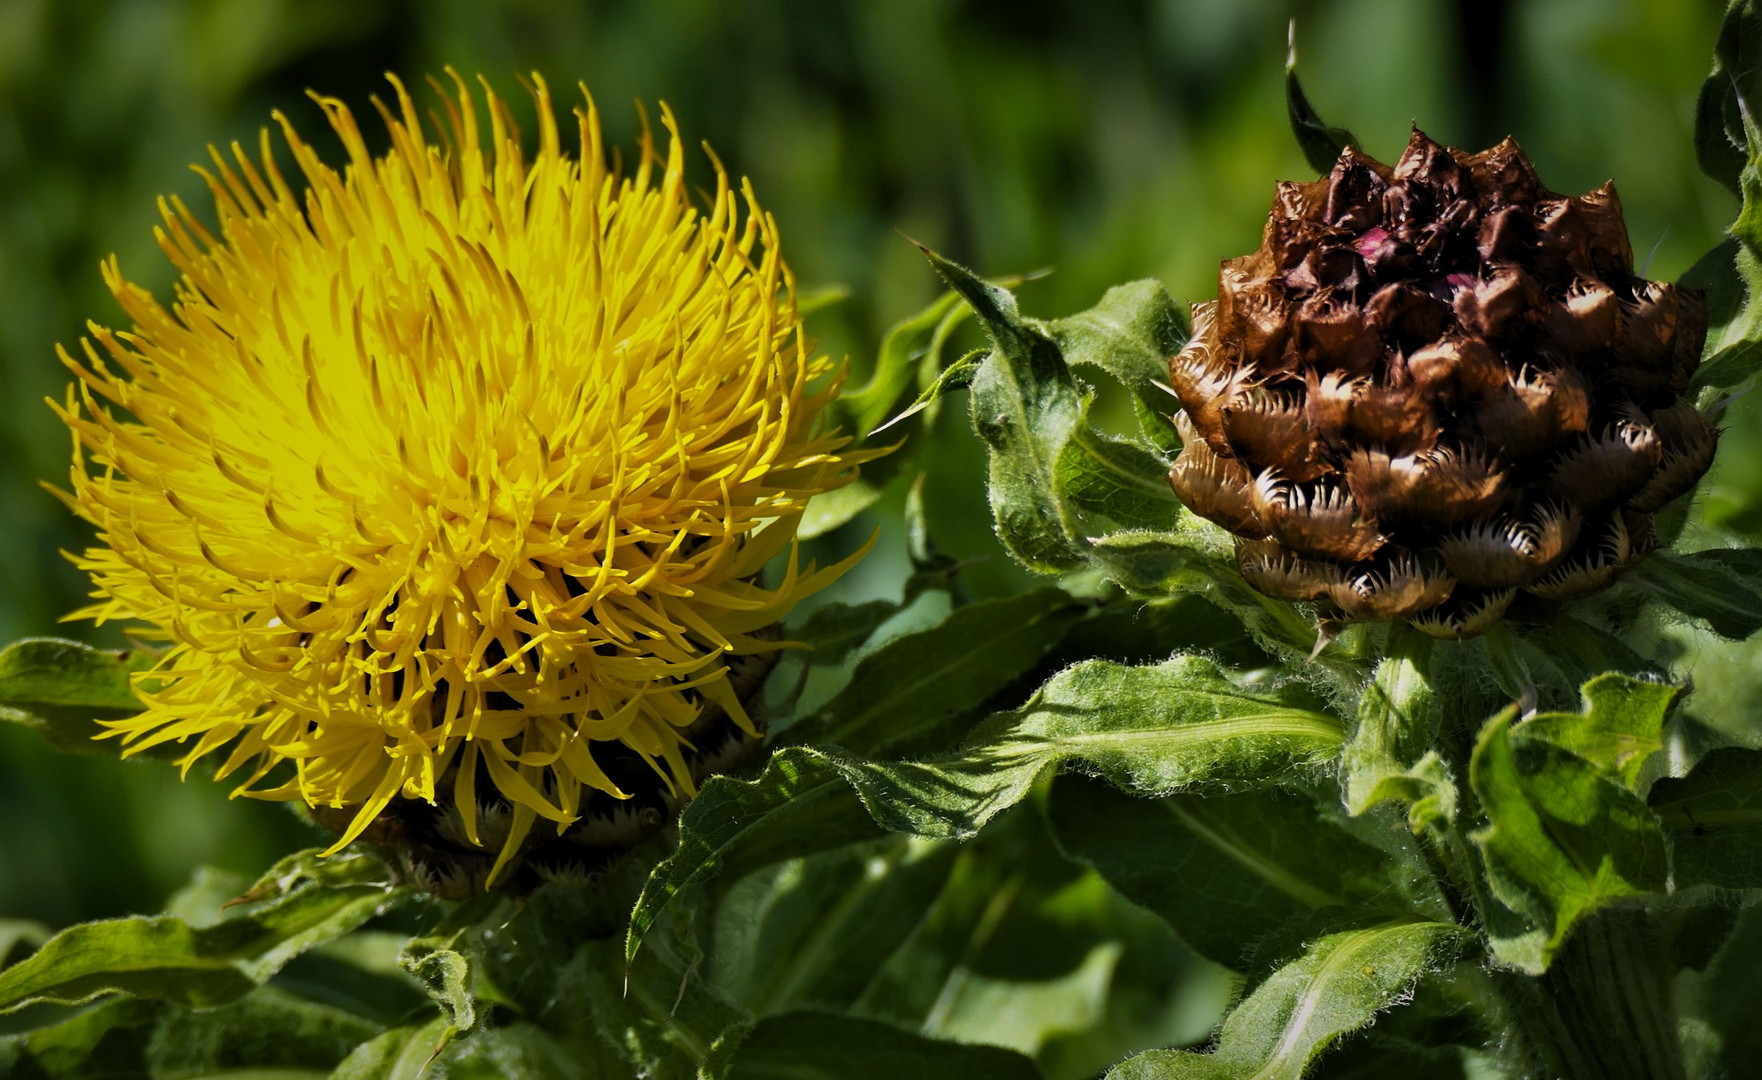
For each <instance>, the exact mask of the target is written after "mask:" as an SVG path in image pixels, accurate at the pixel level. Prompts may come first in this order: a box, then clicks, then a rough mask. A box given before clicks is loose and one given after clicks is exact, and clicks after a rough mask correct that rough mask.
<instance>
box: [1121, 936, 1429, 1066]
mask: <svg viewBox="0 0 1762 1080" xmlns="http://www.w3.org/2000/svg"><path fill="white" fill-rule="evenodd" d="M1461 936H1462V931H1461V930H1460V929H1459V928H1458V927H1455V926H1451V925H1447V924H1445V923H1435V922H1420V921H1416V920H1408V919H1397V920H1391V921H1389V922H1385V923H1380V924H1378V925H1375V926H1370V927H1366V928H1364V929H1361V930H1348V931H1344V932H1341V933H1336V934H1329V935H1327V936H1326V937H1322V938H1320V939H1318V940H1316V941H1314V942H1311V943H1310V945H1309V947H1308V949H1307V950H1305V952H1304V954H1303V956H1302V957H1300V958H1299V959H1297V960H1295V961H1293V962H1292V963H1290V964H1287V965H1285V966H1284V967H1282V968H1280V969H1278V970H1277V971H1275V972H1274V973H1273V974H1272V975H1271V976H1270V977H1268V978H1267V980H1266V981H1265V982H1263V983H1261V984H1260V986H1259V987H1258V988H1257V989H1256V990H1255V991H1254V993H1252V994H1250V995H1249V996H1248V997H1247V998H1246V999H1245V1000H1244V1001H1243V1002H1242V1003H1241V1004H1240V1005H1238V1006H1236V1008H1235V1009H1234V1010H1232V1011H1231V1013H1230V1015H1229V1016H1228V1017H1227V1018H1226V1019H1225V1020H1224V1024H1223V1028H1222V1029H1221V1030H1220V1031H1219V1032H1218V1036H1217V1042H1216V1046H1215V1048H1213V1049H1212V1050H1210V1051H1209V1052H1207V1053H1194V1052H1191V1051H1185V1050H1152V1051H1150V1052H1148V1053H1144V1054H1139V1055H1138V1056H1137V1057H1133V1058H1129V1059H1127V1060H1126V1061H1124V1062H1122V1063H1121V1064H1120V1065H1118V1066H1116V1067H1115V1068H1114V1070H1113V1071H1112V1072H1110V1073H1108V1074H1107V1075H1108V1080H1238V1078H1241V1077H1250V1076H1252V1077H1256V1078H1260V1080H1299V1078H1300V1077H1302V1076H1303V1073H1304V1070H1305V1068H1306V1067H1307V1066H1308V1065H1309V1063H1310V1062H1311V1061H1313V1060H1314V1059H1315V1058H1316V1056H1317V1055H1319V1054H1321V1053H1322V1052H1323V1051H1324V1050H1326V1049H1327V1048H1328V1047H1329V1046H1331V1045H1332V1044H1333V1043H1335V1042H1336V1041H1337V1040H1339V1039H1340V1037H1341V1036H1343V1035H1347V1034H1350V1033H1351V1032H1354V1031H1357V1030H1358V1029H1359V1028H1362V1027H1365V1026H1366V1025H1368V1024H1369V1023H1370V1022H1371V1021H1372V1020H1374V1019H1375V1018H1376V1015H1377V1014H1378V1013H1379V1012H1382V1011H1383V1010H1384V1009H1387V1008H1389V1007H1390V1006H1393V1005H1398V1004H1401V1003H1402V1002H1403V1001H1404V1000H1405V999H1406V997H1407V995H1408V994H1410V993H1411V992H1412V989H1413V986H1414V984H1415V983H1417V982H1418V981H1419V979H1420V978H1421V977H1422V976H1424V975H1425V974H1427V973H1428V972H1432V971H1436V970H1438V969H1439V968H1440V967H1441V966H1443V965H1444V964H1445V963H1447V962H1448V961H1449V958H1450V955H1451V953H1452V952H1453V951H1454V950H1455V948H1457V947H1458V945H1459V943H1460V940H1461Z"/></svg>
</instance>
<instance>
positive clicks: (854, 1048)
mask: <svg viewBox="0 0 1762 1080" xmlns="http://www.w3.org/2000/svg"><path fill="white" fill-rule="evenodd" d="M906 1077H909V1078H911V1080H942V1078H947V1080H973V1078H976V1077H984V1078H986V1080H1040V1070H1039V1069H1037V1068H1035V1067H1034V1063H1033V1062H1032V1061H1030V1060H1028V1059H1027V1058H1025V1057H1023V1056H1022V1055H1021V1054H1018V1053H1016V1052H1015V1051H1013V1050H1002V1049H999V1048H997V1047H994V1046H963V1045H961V1044H960V1043H951V1042H940V1041H938V1040H935V1039H926V1038H925V1037H923V1036H922V1035H914V1034H912V1033H910V1032H907V1031H902V1030H900V1029H899V1028H896V1027H894V1026H892V1025H891V1024H883V1023H880V1022H878V1021H875V1020H862V1019H858V1018H856V1017H853V1016H839V1015H836V1014H833V1013H815V1012H793V1013H784V1014H783V1015H781V1016H770V1017H766V1018H765V1019H763V1020H761V1021H759V1023H758V1024H757V1026H755V1027H754V1028H753V1029H752V1031H751V1032H749V1033H748V1034H747V1036H746V1039H745V1041H743V1042H742V1043H741V1044H740V1049H739V1050H737V1051H735V1054H734V1059H733V1062H732V1065H731V1067H730V1069H729V1071H728V1080H819V1078H823V1080H903V1078H906Z"/></svg>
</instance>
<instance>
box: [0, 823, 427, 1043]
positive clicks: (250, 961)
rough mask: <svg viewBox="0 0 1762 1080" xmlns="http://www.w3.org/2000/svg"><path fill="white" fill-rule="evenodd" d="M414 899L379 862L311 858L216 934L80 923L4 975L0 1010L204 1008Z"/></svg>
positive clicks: (145, 922) (158, 925)
mask: <svg viewBox="0 0 1762 1080" xmlns="http://www.w3.org/2000/svg"><path fill="white" fill-rule="evenodd" d="M408 896H409V892H408V890H405V889H401V888H395V887H393V886H392V885H390V884H389V882H388V880H387V874H386V868H385V865H384V864H383V863H381V862H380V861H379V860H378V859H376V858H374V857H372V856H369V855H364V854H358V853H353V852H347V853H344V854H342V855H338V856H335V857H334V858H331V859H326V860H319V859H317V858H316V856H315V853H313V852H304V853H302V854H300V855H294V856H290V857H289V858H287V859H284V860H283V861H282V862H281V863H278V864H277V865H276V867H274V868H272V869H271V870H270V872H269V873H268V874H266V875H265V876H264V878H263V879H262V880H261V881H260V882H259V883H258V884H257V886H255V887H254V888H253V889H252V890H251V891H250V892H247V893H246V894H245V896H244V897H242V898H241V901H243V902H242V903H240V904H239V905H238V906H236V907H234V908H231V909H229V910H228V911H227V912H226V914H225V915H224V916H223V917H222V918H221V919H220V920H219V921H218V922H216V923H214V924H213V925H211V926H203V927H192V926H191V925H190V924H188V923H186V922H185V921H184V920H182V919H180V918H177V917H175V916H169V915H161V916H154V917H133V918H126V919H110V920H105V921H101V922H90V923H81V924H79V925H76V926H71V927H69V928H67V929H66V930H63V931H62V932H60V933H59V934H56V935H55V936H54V937H52V938H50V939H49V940H48V941H47V942H46V943H44V945H43V947H42V948H40V949H38V950H37V951H36V952H35V953H34V954H32V955H31V956H30V957H29V958H28V959H26V960H24V961H23V962H21V963H18V964H15V965H13V966H12V967H10V968H7V969H6V970H4V971H0V1011H10V1010H13V1009H17V1008H21V1007H23V1006H25V1005H29V1004H32V1003H35V1002H56V1003H60V1004H67V1005H73V1004H79V1003H81V1002H85V1001H90V1000H92V999H93V998H95V997H99V996H101V995H103V994H107V993H124V994H130V995H133V996H136V997H148V998H162V999H165V1000H169V1001H176V1002H181V1003H183V1004H186V1005H191V1006H195V1007H197V1008H209V1007H213V1006H215V1005H220V1004H223V1003H225V1002H228V1001H231V1000H233V999H235V998H238V997H241V996H243V995H244V994H245V993H247V992H249V991H250V990H251V988H252V987H254V986H256V985H258V984H259V983H262V982H264V981H266V980H267V979H268V978H269V977H270V976H271V975H274V974H275V973H276V972H277V971H279V970H280V969H281V967H282V966H283V965H284V964H286V963H287V962H288V961H289V960H291V959H292V958H293V957H295V956H297V955H299V954H300V953H301V952H304V951H305V950H307V949H310V948H312V947H313V946H316V945H319V944H322V943H324V942H326V941H329V940H331V939H333V938H336V937H340V936H341V935H343V934H346V933H348V932H349V931H350V930H353V929H355V928H356V927H358V926H360V925H361V924H362V923H364V922H366V921H367V920H368V919H370V918H372V917H373V916H374V915H377V914H379V913H381V912H383V911H386V910H389V909H390V908H391V907H393V906H394V905H396V904H398V903H400V902H401V901H402V900H404V899H406V898H407V897H408Z"/></svg>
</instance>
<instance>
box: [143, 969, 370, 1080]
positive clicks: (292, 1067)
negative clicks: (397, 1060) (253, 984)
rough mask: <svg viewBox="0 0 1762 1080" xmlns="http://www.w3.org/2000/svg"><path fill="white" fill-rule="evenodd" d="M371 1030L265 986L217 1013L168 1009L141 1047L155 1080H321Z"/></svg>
mask: <svg viewBox="0 0 1762 1080" xmlns="http://www.w3.org/2000/svg"><path fill="white" fill-rule="evenodd" d="M379 1032H380V1027H379V1025H378V1024H374V1023H372V1022H370V1021H367V1020H363V1019H361V1018H360V1017H358V1016H354V1015H352V1014H350V1013H347V1012H344V1011H343V1010H341V1009H337V1008H333V1007H331V1006H329V1005H320V1004H317V1003H314V1002H311V1001H305V1000H303V999H301V998H298V997H295V996H294V995H292V994H288V993H283V992H282V991H280V990H277V989H275V988H274V987H272V986H263V987H258V988H257V989H256V990H254V991H252V992H251V993H249V994H247V995H246V996H245V997H243V998H240V999H239V1000H238V1001H234V1002H232V1003H230V1004H227V1005H222V1006H220V1007H219V1008H217V1009H205V1010H200V1011H191V1010H187V1009H175V1008H174V1009H167V1010H165V1012H164V1015H163V1018H162V1019H161V1020H160V1022H159V1024H158V1027H157V1028H156V1030H155V1031H154V1032H153V1038H152V1041H151V1042H150V1043H149V1044H148V1048H147V1056H148V1059H149V1061H151V1063H152V1067H153V1076H154V1077H155V1080H179V1078H183V1077H190V1078H195V1077H221V1076H225V1075H238V1076H241V1077H244V1076H251V1075H263V1076H269V1075H273V1076H277V1077H281V1076H287V1077H288V1078H289V1080H292V1077H293V1076H295V1075H298V1074H300V1073H309V1074H311V1075H314V1076H326V1075H328V1074H329V1073H330V1071H331V1070H332V1069H334V1068H336V1067H337V1065H338V1064H340V1063H341V1062H342V1061H343V1059H344V1058H345V1057H347V1056H348V1055H349V1054H350V1053H351V1052H352V1051H353V1050H354V1048H355V1047H356V1046H359V1045H360V1044H361V1043H363V1042H366V1041H367V1040H369V1039H371V1038H373V1037H375V1036H376V1035H378V1034H379Z"/></svg>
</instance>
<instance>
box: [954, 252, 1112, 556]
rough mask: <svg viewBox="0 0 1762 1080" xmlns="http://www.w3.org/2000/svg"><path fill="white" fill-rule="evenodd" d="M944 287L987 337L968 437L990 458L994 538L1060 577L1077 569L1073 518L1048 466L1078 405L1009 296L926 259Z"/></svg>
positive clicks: (1056, 359) (1079, 411) (1065, 373)
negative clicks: (989, 343)
mask: <svg viewBox="0 0 1762 1080" xmlns="http://www.w3.org/2000/svg"><path fill="white" fill-rule="evenodd" d="M924 254H925V257H926V258H928V259H929V260H930V263H931V265H932V266H934V267H935V268H936V271H937V273H939V274H941V275H942V277H943V280H945V281H947V282H948V284H949V285H950V286H951V287H952V288H953V289H954V290H955V292H957V293H959V294H960V295H961V297H962V298H963V299H965V300H966V302H967V303H968V304H969V305H970V306H971V307H972V309H973V313H974V314H975V315H976V316H977V317H978V319H979V322H980V323H981V324H982V325H983V326H984V327H985V331H986V333H988V334H989V335H991V341H992V344H993V348H992V351H991V355H990V356H988V357H986V358H985V361H984V362H983V363H982V364H980V366H979V371H978V373H977V374H976V375H974V377H973V384H972V416H973V429H974V430H975V431H977V432H978V433H979V437H980V438H982V439H984V440H985V443H986V445H987V446H989V447H990V448H991V466H990V489H991V510H992V514H993V516H994V517H995V518H996V523H997V535H998V538H999V539H1001V540H1002V541H1003V544H1004V546H1005V547H1006V548H1008V549H1009V551H1010V554H1012V555H1014V556H1015V557H1016V559H1017V560H1019V561H1020V562H1021V563H1022V564H1023V565H1025V566H1027V567H1029V568H1031V569H1034V570H1039V571H1041V572H1043V573H1062V572H1063V571H1066V570H1072V569H1075V568H1076V567H1078V566H1080V565H1082V562H1083V551H1082V548H1081V547H1080V546H1079V543H1078V541H1077V539H1076V538H1077V537H1078V536H1080V535H1081V529H1080V527H1079V525H1078V523H1077V518H1076V510H1075V508H1074V507H1071V506H1069V505H1068V504H1067V503H1066V501H1065V499H1064V498H1063V496H1062V495H1061V493H1060V492H1059V490H1058V488H1057V487H1056V486H1055V485H1054V483H1053V479H1054V475H1053V465H1054V462H1056V461H1057V460H1058V458H1059V454H1060V453H1061V452H1062V451H1063V449H1064V447H1065V444H1066V443H1067V442H1069V441H1070V439H1071V436H1072V433H1073V432H1075V430H1076V429H1077V426H1078V425H1079V424H1082V423H1083V422H1084V421H1083V412H1084V402H1083V396H1082V394H1081V392H1080V391H1079V390H1078V388H1077V384H1076V381H1075V380H1074V379H1073V378H1072V377H1071V371H1070V368H1069V367H1068V366H1067V365H1066V363H1065V360H1064V357H1063V356H1062V355H1060V353H1059V348H1058V345H1057V344H1056V343H1054V342H1053V341H1052V340H1051V339H1050V338H1048V337H1047V336H1046V335H1045V334H1044V333H1043V332H1041V331H1040V330H1039V329H1037V328H1036V327H1034V326H1032V325H1030V324H1029V323H1028V321H1027V320H1025V319H1023V318H1022V316H1021V314H1020V312H1019V311H1018V310H1017V308H1016V298H1015V297H1014V296H1013V295H1012V294H1011V293H1010V292H1009V290H1008V289H1003V288H1000V287H998V286H996V285H991V284H988V283H987V282H985V281H983V280H981V279H980V278H979V277H978V276H977V275H975V274H974V273H973V272H972V271H970V270H968V269H966V268H965V267H963V266H959V265H957V264H955V263H952V262H949V261H948V260H947V259H944V258H942V256H940V255H937V254H936V253H935V252H932V251H930V250H929V249H927V248H926V249H924Z"/></svg>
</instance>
